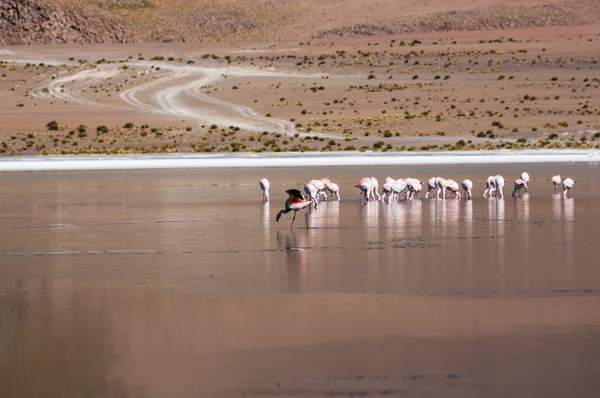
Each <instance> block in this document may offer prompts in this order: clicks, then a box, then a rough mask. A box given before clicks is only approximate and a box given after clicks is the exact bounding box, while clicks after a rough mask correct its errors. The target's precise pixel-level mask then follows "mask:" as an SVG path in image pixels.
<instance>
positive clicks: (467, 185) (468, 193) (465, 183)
mask: <svg viewBox="0 0 600 398" xmlns="http://www.w3.org/2000/svg"><path fill="white" fill-rule="evenodd" d="M460 185H461V186H462V189H464V190H465V197H466V199H467V200H470V199H471V198H472V197H473V194H472V192H471V191H472V190H473V181H471V180H464V181H463V182H462V183H461V184H460Z"/></svg>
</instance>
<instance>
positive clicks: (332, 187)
mask: <svg viewBox="0 0 600 398" xmlns="http://www.w3.org/2000/svg"><path fill="white" fill-rule="evenodd" d="M327 190H328V191H329V192H331V194H332V195H335V197H336V199H337V200H340V187H339V185H338V184H336V183H333V182H330V183H329V184H327Z"/></svg>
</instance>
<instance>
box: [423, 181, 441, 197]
mask: <svg viewBox="0 0 600 398" xmlns="http://www.w3.org/2000/svg"><path fill="white" fill-rule="evenodd" d="M438 178H439V177H438ZM435 181H436V177H433V178H430V179H429V181H427V193H426V194H425V199H427V198H429V192H431V191H432V190H434V189H435V190H436V192H437V185H436V183H435Z"/></svg>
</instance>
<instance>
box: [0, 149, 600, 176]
mask: <svg viewBox="0 0 600 398" xmlns="http://www.w3.org/2000/svg"><path fill="white" fill-rule="evenodd" d="M598 160H600V156H599V155H598V154H597V153H596V152H594V151H592V150H529V151H485V152H482V151H479V152H475V151H468V152H467V151H453V152H428V153H426V154H424V153H392V154H386V153H369V152H343V153H323V152H295V153H260V154H248V153H243V154H237V153H234V154H195V153H193V154H187V153H186V154H181V153H178V154H151V155H63V156H15V157H5V158H0V171H2V172H17V171H79V170H144V169H202V168H252V167H319V166H321V167H327V166H411V165H413V166H421V165H444V164H447V165H459V164H463V165H478V164H506V163H511V164H519V163H523V164H526V163H582V162H592V163H597V162H598Z"/></svg>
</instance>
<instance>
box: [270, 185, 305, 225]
mask: <svg viewBox="0 0 600 398" xmlns="http://www.w3.org/2000/svg"><path fill="white" fill-rule="evenodd" d="M285 193H287V194H288V196H289V197H288V198H287V200H286V201H285V205H284V206H285V209H283V210H280V211H279V213H277V218H276V219H275V221H277V222H279V219H280V218H281V216H282V215H283V214H287V213H289V212H290V211H293V212H294V218H293V219H292V224H291V225H290V229H292V227H293V226H294V221H295V220H296V213H297V212H300V213H302V214H304V215H305V216H306V229H308V214H306V213H305V212H303V211H302V209H304V208H306V207H308V206H310V204H311V203H312V200H310V199H306V198H304V196H303V195H302V193H301V192H300V191H299V190H297V189H288V190H287V191H285Z"/></svg>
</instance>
